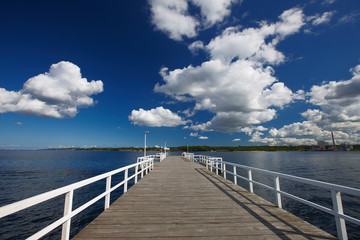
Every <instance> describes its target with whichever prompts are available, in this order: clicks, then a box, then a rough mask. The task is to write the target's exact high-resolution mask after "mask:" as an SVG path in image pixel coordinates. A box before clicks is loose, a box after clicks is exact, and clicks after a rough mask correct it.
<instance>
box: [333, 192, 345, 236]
mask: <svg viewBox="0 0 360 240" xmlns="http://www.w3.org/2000/svg"><path fill="white" fill-rule="evenodd" d="M331 198H332V203H333V208H334V211H335V213H336V215H335V222H336V230H337V235H338V238H339V239H340V240H347V239H348V237H347V232H346V224H345V220H344V219H343V218H341V217H339V216H338V215H337V214H344V210H343V206H342V201H341V193H340V191H336V190H331Z"/></svg>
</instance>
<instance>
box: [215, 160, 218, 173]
mask: <svg viewBox="0 0 360 240" xmlns="http://www.w3.org/2000/svg"><path fill="white" fill-rule="evenodd" d="M215 165H216V166H215V167H216V171H215V172H216V175H219V165H218V162H217V161H216V164H215Z"/></svg>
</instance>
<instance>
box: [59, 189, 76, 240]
mask: <svg viewBox="0 0 360 240" xmlns="http://www.w3.org/2000/svg"><path fill="white" fill-rule="evenodd" d="M73 198H74V190H71V191H70V192H67V193H66V194H65V203H64V216H66V215H69V214H70V213H71V211H72V204H73ZM70 227H71V218H70V219H69V220H67V221H66V222H64V223H63V225H62V233H61V240H68V239H69V238H70Z"/></svg>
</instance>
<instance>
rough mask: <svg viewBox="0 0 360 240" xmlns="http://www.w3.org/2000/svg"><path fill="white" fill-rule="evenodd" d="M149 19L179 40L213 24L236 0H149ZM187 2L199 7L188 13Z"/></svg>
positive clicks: (226, 14)
mask: <svg viewBox="0 0 360 240" xmlns="http://www.w3.org/2000/svg"><path fill="white" fill-rule="evenodd" d="M148 2H149V5H150V9H151V13H152V16H151V21H152V23H153V25H154V26H155V28H156V29H157V30H159V31H162V32H164V33H165V34H167V35H168V36H169V38H171V39H174V40H177V41H181V40H183V38H184V37H186V38H192V37H195V36H196V35H197V34H198V31H199V30H200V29H205V28H208V27H211V26H213V25H214V24H215V23H218V22H220V21H222V20H223V19H224V18H225V17H226V16H228V15H229V14H230V6H231V4H232V3H236V2H238V0H149V1H148ZM189 4H192V5H193V6H195V7H197V8H198V9H199V14H198V15H199V17H196V16H197V14H193V15H191V14H190V13H189Z"/></svg>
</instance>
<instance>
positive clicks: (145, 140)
mask: <svg viewBox="0 0 360 240" xmlns="http://www.w3.org/2000/svg"><path fill="white" fill-rule="evenodd" d="M147 133H149V131H145V137H144V157H146V134H147Z"/></svg>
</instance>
